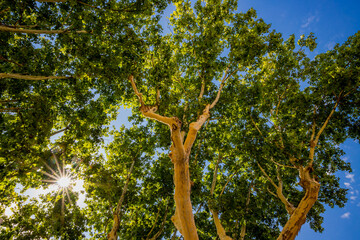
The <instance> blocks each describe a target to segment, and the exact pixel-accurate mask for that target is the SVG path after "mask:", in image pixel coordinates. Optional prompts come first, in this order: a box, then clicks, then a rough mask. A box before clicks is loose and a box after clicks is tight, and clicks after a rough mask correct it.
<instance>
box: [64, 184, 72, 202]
mask: <svg viewBox="0 0 360 240" xmlns="http://www.w3.org/2000/svg"><path fill="white" fill-rule="evenodd" d="M64 190H65V192H66V195H67V197H68V199H69V202H70V205H73V204H72V201H71V198H70V195H69V191H68V189H67V188H65V189H64Z"/></svg>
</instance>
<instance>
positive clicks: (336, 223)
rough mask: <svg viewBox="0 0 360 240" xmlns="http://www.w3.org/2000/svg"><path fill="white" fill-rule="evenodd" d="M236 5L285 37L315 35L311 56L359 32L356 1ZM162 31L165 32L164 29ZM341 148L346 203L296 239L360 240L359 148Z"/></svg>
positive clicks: (259, 0)
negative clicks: (346, 165)
mask: <svg viewBox="0 0 360 240" xmlns="http://www.w3.org/2000/svg"><path fill="white" fill-rule="evenodd" d="M238 6H239V7H238V11H247V10H248V9H249V8H251V7H252V8H254V9H255V10H256V11H257V13H258V16H259V17H261V18H263V19H264V20H265V22H266V23H271V24H272V28H273V29H275V30H276V31H277V32H281V33H282V34H283V36H284V38H287V37H288V36H289V35H291V34H295V36H296V37H297V38H299V36H300V35H302V34H305V35H307V34H309V33H311V32H313V33H315V36H316V37H317V43H318V47H317V49H316V50H315V51H314V54H318V53H322V52H326V51H327V50H329V49H332V48H333V47H334V45H335V44H336V43H340V44H342V43H344V42H345V41H346V40H347V38H348V37H349V36H351V35H354V34H355V33H356V32H357V31H359V30H360V1H359V0H357V1H356V0H312V1H309V0H302V1H291V0H288V1H286V0H272V1H269V0H240V1H239V3H238ZM172 10H174V7H169V8H168V9H167V11H166V15H167V14H169V13H170V12H171V11H172ZM163 23H164V24H165V23H166V20H165V19H163ZM164 30H165V32H168V29H167V27H166V26H164ZM342 147H343V149H344V150H345V152H346V153H347V154H346V155H345V156H344V159H345V160H346V161H348V162H350V163H351V164H352V168H353V172H352V173H344V172H339V173H338V174H337V175H338V176H339V177H340V178H341V186H342V187H346V188H348V189H349V191H348V196H347V197H348V199H349V200H348V202H347V204H346V206H345V207H344V208H336V207H335V208H329V207H328V208H327V210H326V212H325V214H324V215H323V216H324V223H323V227H324V228H325V230H324V232H323V233H321V234H320V233H315V232H314V231H313V230H311V229H310V227H309V225H308V224H307V223H306V224H305V225H304V226H303V228H302V230H301V232H300V233H299V235H298V237H297V238H296V239H297V240H309V239H317V240H324V239H326V240H338V239H347V240H358V239H360V230H359V227H360V193H359V192H360V177H359V176H360V174H359V172H360V147H359V144H358V143H355V142H354V141H353V140H351V139H349V140H347V141H346V142H345V143H344V144H343V145H342Z"/></svg>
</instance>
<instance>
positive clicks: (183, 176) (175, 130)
mask: <svg viewBox="0 0 360 240" xmlns="http://www.w3.org/2000/svg"><path fill="white" fill-rule="evenodd" d="M228 77H229V76H227V74H226V73H225V76H224V79H223V80H222V83H221V85H220V88H219V91H218V94H217V96H216V98H215V100H214V101H213V103H212V104H211V105H210V104H209V105H207V106H206V107H205V109H204V111H203V114H202V115H200V116H199V118H198V120H197V121H196V122H192V123H190V125H189V131H188V133H187V137H186V140H185V143H183V137H184V135H183V134H182V132H181V125H182V122H181V121H180V120H179V119H178V118H177V117H165V116H161V115H159V114H156V113H155V112H156V110H157V106H147V105H145V103H144V100H143V98H142V94H141V93H140V92H139V91H138V89H137V87H136V84H135V81H134V77H133V76H132V75H131V76H129V81H130V83H131V86H132V88H133V90H134V92H135V94H136V95H137V97H138V98H139V102H140V104H141V107H140V111H141V113H142V114H143V115H144V116H145V117H148V118H151V119H154V120H156V121H159V122H161V123H164V124H166V125H168V126H169V128H170V132H171V141H172V145H171V147H170V154H169V157H170V158H171V161H172V162H173V164H174V184H175V195H174V199H175V215H174V216H172V218H171V220H172V222H173V223H174V225H175V227H176V228H177V230H178V231H179V232H180V233H181V234H182V235H183V237H184V239H185V240H197V239H198V234H197V229H196V226H195V220H194V214H193V209H192V204H191V200H190V193H191V180H190V172H189V156H190V152H191V148H192V146H193V144H194V141H195V139H196V136H197V132H198V131H199V130H200V128H201V127H202V125H203V124H204V123H205V122H206V120H207V119H208V118H209V117H210V113H209V110H210V109H211V108H212V107H214V106H215V104H216V103H217V101H218V100H219V97H220V92H221V89H222V88H223V85H224V82H225V80H226V79H227V78H228ZM158 101H159V100H158Z"/></svg>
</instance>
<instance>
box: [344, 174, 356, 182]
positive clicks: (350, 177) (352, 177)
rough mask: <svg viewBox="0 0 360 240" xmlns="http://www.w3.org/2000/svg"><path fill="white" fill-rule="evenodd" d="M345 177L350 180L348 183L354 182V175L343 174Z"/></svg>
mask: <svg viewBox="0 0 360 240" xmlns="http://www.w3.org/2000/svg"><path fill="white" fill-rule="evenodd" d="M345 177H346V178H348V179H350V182H355V179H354V177H355V174H350V173H345Z"/></svg>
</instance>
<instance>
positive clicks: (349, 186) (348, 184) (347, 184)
mask: <svg viewBox="0 0 360 240" xmlns="http://www.w3.org/2000/svg"><path fill="white" fill-rule="evenodd" d="M344 185H345V187H347V188H350V189H352V186H351V184H350V183H348V182H346V183H344Z"/></svg>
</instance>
